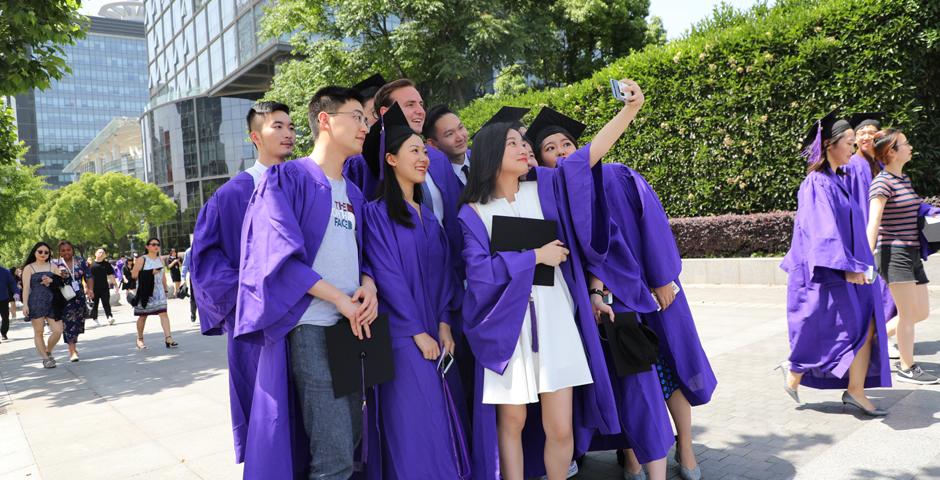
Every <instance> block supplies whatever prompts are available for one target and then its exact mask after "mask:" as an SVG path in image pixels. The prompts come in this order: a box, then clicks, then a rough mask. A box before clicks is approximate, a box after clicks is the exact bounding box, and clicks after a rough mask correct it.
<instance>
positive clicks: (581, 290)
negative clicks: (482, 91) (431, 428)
mask: <svg viewBox="0 0 940 480" xmlns="http://www.w3.org/2000/svg"><path fill="white" fill-rule="evenodd" d="M624 82H625V84H626V85H627V89H628V90H629V91H630V93H631V95H630V97H629V98H630V99H629V100H627V101H626V103H625V105H624V107H623V109H622V110H621V111H620V112H619V113H618V114H617V115H616V116H615V117H614V118H613V119H612V120H611V121H610V122H608V123H607V125H605V126H604V128H602V129H601V130H600V132H598V133H597V135H596V136H595V137H594V140H593V142H592V143H591V144H588V145H586V146H584V147H583V148H581V149H580V150H578V151H577V152H575V154H573V155H571V156H570V157H569V158H568V159H567V161H566V162H565V163H564V166H563V167H560V168H558V169H544V168H541V167H539V168H537V169H536V171H535V172H534V173H535V177H537V180H536V181H533V182H520V181H519V178H520V177H521V176H524V175H526V173H527V172H528V170H529V165H528V158H529V155H528V152H527V151H526V149H525V146H524V142H523V139H522V136H521V135H520V134H519V132H518V131H517V130H515V129H513V128H512V127H511V125H509V124H505V123H499V124H494V125H491V126H488V127H485V128H484V129H482V130H481V131H480V132H479V133H478V134H477V136H476V137H475V141H474V146H473V151H472V152H473V153H472V154H471V155H472V156H471V161H470V165H471V166H470V174H469V176H468V180H467V186H466V189H465V190H464V196H463V199H462V200H463V203H465V204H466V205H464V206H463V207H461V210H460V214H459V217H460V222H461V227H462V228H463V231H464V250H463V257H464V260H465V262H466V271H467V294H466V297H465V300H464V306H463V318H464V322H465V325H464V330H465V334H466V335H467V339H468V341H469V343H470V346H471V349H472V350H473V353H474V356H475V357H476V359H477V362H478V366H477V374H476V384H477V388H476V392H477V393H476V399H475V407H476V408H475V410H474V417H473V422H474V428H473V437H474V438H473V449H472V450H473V457H474V465H473V471H474V478H486V479H493V480H496V479H498V478H503V479H505V480H515V479H522V478H524V477H525V476H534V475H541V474H542V473H545V474H546V475H547V477H548V479H549V480H555V479H564V478H565V477H566V476H567V472H568V467H569V464H570V462H571V460H572V458H573V455H574V453H575V451H577V452H578V453H581V452H584V451H586V449H587V446H588V443H589V442H590V436H591V434H593V433H594V432H596V431H600V432H602V433H617V432H619V428H620V427H619V423H618V420H617V412H616V407H615V404H614V400H613V393H612V390H611V386H610V382H609V378H608V376H607V370H606V365H605V363H604V357H603V352H602V349H601V347H600V343H599V340H598V334H597V325H596V324H595V316H594V312H593V311H592V308H591V303H590V300H589V298H588V292H587V290H588V289H587V282H586V279H585V277H584V269H583V262H584V261H585V259H590V260H592V261H602V259H603V256H604V254H605V253H606V242H607V239H608V237H609V231H608V230H607V229H606V225H607V223H608V222H607V221H606V216H607V211H606V201H605V200H604V194H603V179H602V176H601V170H600V168H597V169H594V168H593V167H594V166H595V165H596V164H597V163H598V162H599V161H600V159H601V157H603V156H604V154H606V153H607V152H608V151H609V150H610V148H611V147H612V146H613V144H614V143H615V142H616V141H617V139H619V138H620V136H621V135H622V134H623V132H624V131H625V130H626V128H627V126H628V125H629V124H630V122H632V120H633V118H634V117H635V116H636V113H637V111H638V110H639V109H640V107H641V106H642V104H643V94H642V92H641V91H640V88H639V86H638V85H637V84H636V83H635V82H632V81H630V80H625V81H624ZM497 215H498V216H510V217H522V218H533V219H545V220H554V221H556V222H557V226H558V229H557V233H558V239H557V240H555V241H552V242H550V243H548V244H546V245H544V246H542V247H540V248H536V249H534V250H526V251H522V252H495V253H491V252H490V246H489V241H490V238H491V234H492V221H493V217H494V216H497ZM595 217H600V218H604V221H595ZM538 264H541V265H549V266H552V267H555V268H554V285H553V286H533V279H534V272H535V267H536V265H538ZM530 404H536V406H538V407H541V417H542V428H543V429H544V436H545V447H544V451H543V452H538V451H535V445H536V444H537V443H538V442H530V441H529V440H530V438H532V436H530V434H529V432H527V434H526V439H527V444H526V445H523V441H522V430H523V427H524V426H525V424H526V417H527V411H528V406H529V405H530ZM574 410H577V411H578V416H577V417H578V422H577V424H575V423H574V422H573V420H572V414H573V413H572V412H573V411H574ZM539 433H541V432H539ZM536 438H537V437H536ZM524 448H525V450H526V455H525V456H524V455H523V450H524ZM538 454H542V455H543V461H544V470H542V468H541V467H542V465H536V464H535V462H533V461H532V459H533V458H532V457H537V456H538ZM524 459H525V460H526V462H525V463H524ZM540 470H541V471H540Z"/></svg>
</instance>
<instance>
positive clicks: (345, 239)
mask: <svg viewBox="0 0 940 480" xmlns="http://www.w3.org/2000/svg"><path fill="white" fill-rule="evenodd" d="M329 180H330V187H331V189H332V194H333V211H332V213H331V214H330V223H329V224H328V225H327V227H326V233H325V234H324V235H323V243H321V244H320V249H319V250H317V258H315V259H314V260H313V270H314V271H316V272H317V273H318V274H320V276H321V277H322V278H323V280H325V281H326V282H328V283H329V284H330V285H333V286H334V287H336V288H338V289H339V290H341V291H342V292H343V293H345V294H346V295H352V294H353V293H354V292H355V291H356V289H357V288H359V250H358V247H357V242H356V216H355V214H354V213H353V208H352V204H351V203H349V196H348V195H347V194H346V180H345V179H339V180H333V179H332V178H331V179H329ZM339 318H340V313H339V311H338V310H336V306H335V305H333V304H332V303H330V302H328V301H326V300H322V299H320V298H317V297H313V301H311V302H310V306H309V307H307V311H305V312H304V314H303V315H301V316H300V320H298V321H297V324H298V325H304V324H306V325H318V326H321V327H329V326H332V325H335V324H336V322H337V321H338V320H339Z"/></svg>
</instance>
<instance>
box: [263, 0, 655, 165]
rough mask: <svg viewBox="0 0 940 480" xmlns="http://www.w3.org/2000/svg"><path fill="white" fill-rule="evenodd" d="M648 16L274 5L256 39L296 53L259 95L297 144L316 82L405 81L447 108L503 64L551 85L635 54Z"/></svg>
mask: <svg viewBox="0 0 940 480" xmlns="http://www.w3.org/2000/svg"><path fill="white" fill-rule="evenodd" d="M648 10H649V0H612V1H604V0H512V1H510V0H477V1H473V2H467V1H460V0H413V1H408V2H376V1H374V0H279V1H278V2H276V3H275V4H274V5H273V6H272V7H269V8H267V9H266V10H265V18H264V22H263V28H262V36H264V37H273V36H278V37H280V36H282V35H292V36H291V38H292V44H293V47H294V49H295V53H296V54H297V56H296V58H295V59H293V60H289V61H287V62H284V63H282V64H281V65H280V66H279V68H278V72H277V74H276V75H275V78H274V84H273V88H272V90H271V91H270V92H268V94H267V98H268V99H271V100H278V101H281V102H284V103H287V104H289V105H290V106H291V107H292V110H293V111H295V115H294V116H293V117H294V123H295V124H296V125H297V126H298V127H299V128H300V132H299V134H300V135H299V138H300V146H301V147H306V146H309V140H308V139H307V138H306V135H307V131H306V123H307V122H306V119H305V115H304V112H305V110H306V104H307V101H309V99H310V97H311V96H312V95H313V93H314V92H315V91H316V90H317V89H318V88H320V87H322V86H324V85H329V84H338V85H352V84H354V83H356V82H358V81H359V80H362V79H363V78H365V77H367V76H369V75H370V74H372V73H374V72H380V73H382V74H383V75H384V76H385V77H386V78H388V79H393V78H399V77H408V78H410V79H412V80H414V81H415V82H416V83H417V84H418V87H419V89H420V90H421V92H422V94H423V95H424V97H425V102H427V103H428V104H433V103H436V102H447V103H449V104H451V105H453V106H462V105H465V104H466V103H467V102H468V101H469V100H472V99H473V98H476V97H478V96H479V95H481V94H482V93H483V92H484V91H485V90H486V89H488V88H489V87H490V85H491V84H492V83H493V82H494V81H495V80H496V79H497V77H498V75H499V73H500V72H501V71H502V70H503V69H504V68H507V67H510V66H514V67H512V68H514V69H516V70H515V71H514V72H515V73H518V74H519V75H521V76H522V77H523V78H526V77H530V76H531V77H532V78H534V79H536V80H537V81H538V82H539V83H540V84H542V85H561V84H565V83H569V82H572V81H575V80H578V79H581V78H585V77H587V76H589V75H590V74H591V73H592V72H593V71H594V70H595V69H597V68H599V67H601V66H603V65H605V64H606V63H607V62H609V61H611V60H612V59H614V58H617V57H621V56H624V55H626V54H628V53H629V52H630V51H632V50H635V49H639V48H641V47H642V46H643V45H644V42H645V39H646V32H647V26H646V22H645V17H646V16H647V13H648ZM515 85H516V86H518V82H516V84H515Z"/></svg>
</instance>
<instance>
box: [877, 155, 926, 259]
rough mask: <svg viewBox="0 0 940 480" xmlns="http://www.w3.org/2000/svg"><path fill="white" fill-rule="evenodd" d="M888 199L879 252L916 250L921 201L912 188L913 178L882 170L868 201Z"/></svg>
mask: <svg viewBox="0 0 940 480" xmlns="http://www.w3.org/2000/svg"><path fill="white" fill-rule="evenodd" d="M877 197H884V198H887V199H888V201H887V203H886V204H885V210H884V214H883V215H882V216H881V226H879V227H878V242H877V245H876V249H877V248H881V247H883V246H885V245H889V246H892V247H916V246H919V245H920V237H919V232H918V230H917V213H918V209H920V204H921V199H920V197H918V196H917V193H915V192H914V188H913V187H912V186H911V177H909V176H907V175H904V176H901V177H899V176H897V175H894V174H893V173H891V172H888V171H887V170H882V171H881V173H879V174H878V175H877V176H875V179H874V180H872V182H871V187H870V188H869V189H868V199H869V200H874V199H875V198H877Z"/></svg>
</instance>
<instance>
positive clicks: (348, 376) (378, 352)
mask: <svg viewBox="0 0 940 480" xmlns="http://www.w3.org/2000/svg"><path fill="white" fill-rule="evenodd" d="M370 327H371V329H372V338H363V339H362V340H359V338H358V337H356V336H355V335H353V334H352V329H351V328H350V327H349V320H347V319H346V318H345V317H343V318H341V319H340V320H339V322H337V323H336V325H333V326H332V327H327V328H326V354H327V360H328V361H329V364H330V375H331V376H332V377H333V396H334V397H335V398H340V397H344V396H346V395H349V394H351V393H359V392H362V388H363V386H364V387H366V388H368V387H371V386H373V385H378V384H380V383H382V382H387V381H389V380H391V379H393V378H395V368H394V366H393V364H392V337H391V335H390V334H389V330H388V316H387V315H384V314H382V315H379V316H378V318H376V319H375V321H374V322H372V325H371V326H370ZM363 373H364V374H365V379H363Z"/></svg>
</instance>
